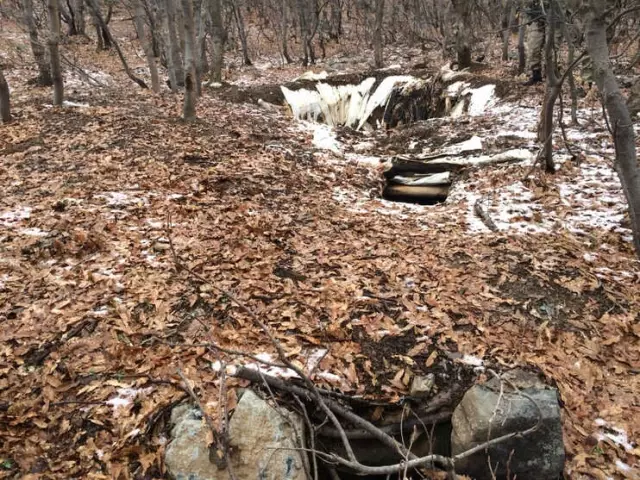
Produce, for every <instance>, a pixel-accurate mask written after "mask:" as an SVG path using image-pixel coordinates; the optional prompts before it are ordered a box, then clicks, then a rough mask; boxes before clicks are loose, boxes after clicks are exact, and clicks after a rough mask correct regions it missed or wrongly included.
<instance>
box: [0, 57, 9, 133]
mask: <svg viewBox="0 0 640 480" xmlns="http://www.w3.org/2000/svg"><path fill="white" fill-rule="evenodd" d="M0 120H2V123H9V122H10V121H11V100H10V96H9V84H8V83H7V79H6V78H4V73H3V72H2V65H0Z"/></svg>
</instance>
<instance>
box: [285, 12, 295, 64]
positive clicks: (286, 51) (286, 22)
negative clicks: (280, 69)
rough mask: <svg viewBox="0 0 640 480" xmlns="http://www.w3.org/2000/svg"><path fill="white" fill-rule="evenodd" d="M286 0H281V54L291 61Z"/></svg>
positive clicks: (287, 60) (288, 61)
mask: <svg viewBox="0 0 640 480" xmlns="http://www.w3.org/2000/svg"><path fill="white" fill-rule="evenodd" d="M287 3H288V2H287V0H282V56H283V57H284V60H285V61H286V62H287V63H292V62H293V60H292V59H291V55H289V42H288V39H289V20H288V17H289V5H288V4H287Z"/></svg>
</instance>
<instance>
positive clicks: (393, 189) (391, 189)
mask: <svg viewBox="0 0 640 480" xmlns="http://www.w3.org/2000/svg"><path fill="white" fill-rule="evenodd" d="M401 186H402V187H405V186H404V185H387V186H386V187H385V188H384V190H383V191H382V198H384V199H385V200H391V201H393V202H400V203H413V204H417V205H437V204H439V203H442V202H444V201H445V200H446V199H447V195H448V190H449V189H448V188H447V189H446V190H444V191H433V190H430V191H425V190H423V189H420V187H405V188H404V189H399V188H397V187H401Z"/></svg>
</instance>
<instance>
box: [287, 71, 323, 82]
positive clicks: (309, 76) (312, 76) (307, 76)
mask: <svg viewBox="0 0 640 480" xmlns="http://www.w3.org/2000/svg"><path fill="white" fill-rule="evenodd" d="M328 77H329V74H328V73H327V72H326V71H322V72H320V73H315V72H313V71H311V70H310V71H308V72H304V73H303V74H302V75H300V76H299V77H296V78H294V79H293V81H294V82H297V81H298V80H326V79H327V78H328Z"/></svg>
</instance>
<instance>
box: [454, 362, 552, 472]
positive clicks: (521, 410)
mask: <svg viewBox="0 0 640 480" xmlns="http://www.w3.org/2000/svg"><path fill="white" fill-rule="evenodd" d="M509 376H510V377H511V378H510V380H511V381H512V382H513V383H514V384H515V385H517V386H518V388H519V389H520V390H522V391H523V392H525V393H526V394H528V395H529V396H530V397H531V398H532V399H533V400H535V402H536V404H537V405H538V407H539V408H540V412H541V414H542V421H541V425H540V428H539V429H538V430H537V431H535V432H533V433H530V434H529V435H527V436H524V437H514V438H511V439H509V440H507V441H505V442H502V443H499V444H496V445H494V446H492V447H491V448H489V455H490V458H491V465H492V466H493V468H494V470H495V468H496V464H497V465H498V467H497V470H495V473H496V477H497V478H498V479H500V478H506V475H507V469H508V471H509V472H510V478H513V477H514V476H517V478H518V480H539V479H543V478H544V479H557V478H559V476H560V474H561V473H562V469H563V466H564V458H565V457H564V443H563V440H562V424H561V421H560V406H559V404H558V392H557V390H556V389H554V388H549V387H547V386H546V385H545V384H543V383H542V382H540V381H539V380H538V379H537V377H536V376H535V375H533V374H530V373H526V372H523V371H521V370H514V371H512V372H511V373H510V374H509ZM499 392H500V386H499V383H498V382H497V381H496V380H492V381H491V382H487V383H486V384H484V385H474V386H473V387H472V388H470V389H469V390H468V391H467V392H466V393H465V395H464V397H463V399H462V401H461V402H460V404H459V405H458V406H457V408H456V409H455V411H454V413H453V418H452V419H451V423H452V426H453V431H452V434H451V450H452V454H453V455H454V456H455V455H457V454H460V453H462V452H465V451H467V450H470V449H471V448H473V447H475V446H477V445H479V444H481V443H484V442H486V441H487V439H488V438H489V431H490V438H497V437H500V436H502V435H506V434H509V433H512V432H518V431H523V430H526V429H527V428H529V427H532V426H533V425H535V424H536V422H537V421H538V417H539V415H540V413H539V411H538V409H537V408H536V406H535V405H533V403H532V402H531V400H530V399H528V398H526V397H524V396H523V395H520V394H518V393H514V392H513V391H512V389H511V388H510V387H509V386H507V385H505V387H504V393H503V396H502V399H501V401H500V405H499V406H498V408H497V409H496V404H497V402H498V398H499ZM494 412H495V416H494ZM490 425H491V429H490V430H489V426H490ZM511 452H513V455H512V457H511V460H509V457H510V455H511ZM507 464H508V465H507ZM456 472H458V473H461V474H465V475H468V476H470V477H472V478H475V479H476V480H485V479H491V478H492V476H491V473H490V470H489V467H488V461H487V455H486V453H485V451H484V450H482V451H480V452H477V453H476V454H474V455H472V456H470V457H467V458H465V459H462V460H460V461H458V462H456Z"/></svg>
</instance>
